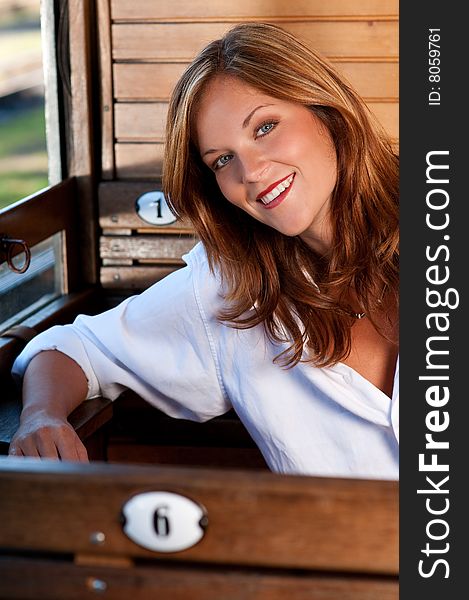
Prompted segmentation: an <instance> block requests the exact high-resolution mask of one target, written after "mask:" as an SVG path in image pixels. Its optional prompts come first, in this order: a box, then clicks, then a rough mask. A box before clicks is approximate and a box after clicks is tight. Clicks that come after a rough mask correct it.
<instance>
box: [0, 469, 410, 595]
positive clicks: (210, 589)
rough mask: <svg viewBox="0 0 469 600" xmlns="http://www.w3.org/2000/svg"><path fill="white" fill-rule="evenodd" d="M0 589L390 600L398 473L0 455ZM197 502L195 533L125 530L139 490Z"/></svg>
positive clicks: (395, 591)
mask: <svg viewBox="0 0 469 600" xmlns="http://www.w3.org/2000/svg"><path fill="white" fill-rule="evenodd" d="M0 489H1V490H2V493H1V494H0V523H2V527H1V528H0V598H8V599H10V598H11V599H13V598H22V599H23V600H26V599H29V598H31V599H33V598H34V599H35V600H36V599H38V598H47V599H49V600H53V599H57V600H59V599H60V600H68V599H72V598H73V599H80V600H81V599H85V598H92V597H96V596H102V597H104V598H106V597H107V598H113V599H120V598H122V599H124V598H125V599H126V600H128V598H132V599H134V600H140V599H147V598H148V599H150V598H151V599H154V598H171V600H178V599H181V600H182V599H184V600H186V599H188V598H190V599H191V600H199V599H200V600H211V599H213V600H220V599H223V600H230V599H233V600H240V599H254V598H255V599H266V600H267V599H269V600H274V599H278V600H280V599H282V600H283V599H284V598H285V597H286V596H287V595H288V597H289V598H291V599H292V600H299V599H304V600H306V599H308V600H319V599H320V600H326V599H327V600H335V599H337V600H391V599H393V600H397V598H398V578H397V573H398V506H397V503H398V484H397V483H395V482H385V481H364V480H345V479H322V478H311V477H296V476H279V475H274V474H272V473H268V472H246V471H236V470H233V471H230V473H229V476H227V472H226V471H225V470H217V469H191V468H176V467H146V466H141V465H139V466H137V465H133V466H129V465H106V464H103V463H99V462H96V463H92V464H90V465H80V464H72V463H68V464H66V463H60V462H54V461H41V462H38V461H35V460H34V459H23V460H21V459H8V458H0ZM155 491H169V492H172V493H175V494H178V495H182V496H184V497H186V498H189V499H191V500H193V501H195V502H197V503H198V504H200V505H201V506H202V507H203V508H204V510H205V515H206V522H205V534H204V535H203V537H202V539H201V540H200V541H199V542H198V543H196V544H195V545H193V546H192V547H189V548H188V549H185V550H182V551H179V552H169V553H166V552H164V553H163V552H158V551H152V550H148V549H146V548H145V547H142V546H141V545H139V544H138V543H135V542H134V541H132V540H131V539H129V537H128V536H127V535H126V534H125V533H124V531H123V519H122V511H123V507H124V505H126V503H127V502H128V500H129V499H130V498H132V497H134V496H135V495H138V494H140V493H142V492H155Z"/></svg>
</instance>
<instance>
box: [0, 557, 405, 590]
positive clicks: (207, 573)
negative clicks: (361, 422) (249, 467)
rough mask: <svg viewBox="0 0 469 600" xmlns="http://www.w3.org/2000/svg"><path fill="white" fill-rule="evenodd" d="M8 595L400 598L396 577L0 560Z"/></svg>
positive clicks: (15, 559)
mask: <svg viewBox="0 0 469 600" xmlns="http://www.w3.org/2000/svg"><path fill="white" fill-rule="evenodd" d="M0 581H1V584H0V585H1V588H2V597H3V598H5V597H8V598H10V599H11V600H16V599H21V600H38V599H43V598H47V600H86V599H87V598H96V597H98V596H99V595H100V594H99V592H95V591H93V583H94V582H96V581H100V582H103V583H104V585H105V591H104V592H103V594H101V595H102V596H103V597H104V598H112V599H113V600H129V598H132V600H155V599H156V598H162V599H163V600H166V599H170V600H188V599H190V600H285V598H289V600H397V599H398V595H399V594H398V582H397V580H396V579H395V578H392V579H391V578H365V577H354V578H351V577H344V576H330V575H329V576H324V575H322V576H321V575H319V576H315V575H314V574H298V575H294V574H292V573H288V574H285V575H282V574H281V573H279V572H269V571H267V572H260V573H256V572H251V571H243V570H242V569H227V568H226V567H224V568H223V569H222V570H221V569H216V568H204V569H197V568H195V567H191V566H188V567H187V566H186V567H182V568H171V567H168V566H166V565H158V564H154V565H151V566H138V567H132V568H115V567H112V566H100V565H95V566H91V565H90V566H76V565H73V563H71V562H69V561H66V560H64V559H57V560H55V561H46V560H44V559H43V560H41V559H37V560H34V559H27V558H18V557H15V558H0Z"/></svg>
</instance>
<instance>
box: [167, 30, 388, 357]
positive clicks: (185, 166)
mask: <svg viewBox="0 0 469 600" xmlns="http://www.w3.org/2000/svg"><path fill="white" fill-rule="evenodd" d="M219 74H223V75H230V76H234V77H237V78H239V79H240V80H242V81H244V82H245V83H247V84H249V85H251V86H252V87H254V88H257V89H258V90H260V91H261V92H263V93H265V94H268V95H270V96H273V97H276V98H278V99H281V100H288V101H293V102H298V103H300V104H302V105H303V106H306V107H308V108H309V109H310V110H311V111H313V112H314V114H315V115H316V116H317V117H318V118H319V119H320V120H321V121H322V122H323V123H324V124H325V125H326V126H327V128H328V130H329V132H330V134H331V137H332V140H333V142H334V145H335V148H336V153H337V172H338V176H337V183H336V186H335V189H334V192H333V195H332V201H331V222H332V231H333V240H334V242H333V245H332V248H331V250H330V252H329V253H328V255H327V257H324V256H321V255H319V254H317V253H316V252H314V251H313V250H312V249H311V248H310V247H308V246H307V245H306V244H305V243H304V242H303V241H302V240H301V239H300V238H299V237H287V236H285V235H283V234H281V233H279V232H277V231H276V230H274V229H272V228H270V227H268V226H267V225H264V224H263V223H261V222H259V221H257V220H255V219H254V218H253V217H251V216H250V215H248V214H247V213H246V212H244V211H242V210H241V209H240V208H238V207H236V206H234V205H232V204H231V203H230V202H228V201H227V200H226V199H225V198H224V196H223V195H222V194H221V192H220V190H219V188H218V185H217V182H216V180H215V176H214V174H213V172H212V171H211V170H210V169H209V168H208V167H207V166H206V165H205V164H204V163H203V162H202V160H201V158H200V155H199V152H198V149H197V146H196V143H195V140H194V133H193V130H194V118H195V114H196V111H197V105H198V102H199V101H200V98H201V95H202V94H203V92H204V90H205V89H206V86H207V84H208V83H209V82H210V81H211V80H212V78H213V77H215V76H216V75H219ZM166 132H167V136H166V144H165V157H164V171H163V189H164V192H165V194H166V196H167V198H168V199H169V202H170V204H171V206H172V208H173V210H174V212H175V213H176V214H177V215H178V216H180V217H184V218H187V219H189V220H190V221H191V222H192V224H193V226H194V229H195V231H196V233H197V235H198V236H199V237H200V239H201V240H202V242H203V244H204V246H205V248H206V251H207V256H208V260H209V264H210V267H211V268H212V269H215V268H216V269H218V270H219V272H220V273H221V276H222V278H223V281H224V282H225V288H226V290H227V291H226V295H225V298H226V308H225V309H224V310H223V312H222V314H220V315H219V318H220V319H221V320H222V321H225V322H226V323H227V324H229V325H231V326H233V327H238V328H249V327H253V326H255V325H258V324H260V323H262V324H263V325H264V327H265V330H266V332H267V335H268V336H269V338H270V339H272V340H273V341H275V342H279V343H285V342H287V343H288V344H289V347H288V348H287V350H285V351H284V352H282V353H280V354H279V356H278V357H277V358H281V360H282V364H284V365H288V366H292V365H294V364H296V363H297V362H299V361H300V360H307V361H312V362H313V363H314V364H316V365H318V366H327V365H330V364H333V363H335V362H337V361H340V360H343V359H344V358H345V357H346V356H347V355H348V354H349V352H350V348H351V327H352V324H353V322H354V318H353V316H351V306H350V305H349V302H350V293H351V291H353V293H354V295H355V299H356V301H357V303H358V306H359V307H360V310H363V311H366V313H367V315H369V318H372V315H373V314H377V313H379V311H381V310H383V309H382V306H384V303H381V299H382V298H383V297H384V296H386V298H387V299H388V302H387V303H386V304H387V306H388V307H389V303H391V305H392V307H393V308H396V307H397V302H398V159H397V156H396V155H395V153H394V151H393V149H392V147H391V144H390V142H389V140H388V138H387V137H386V135H385V134H384V132H383V131H382V129H381V127H380V126H379V125H378V124H377V122H376V121H375V119H374V118H373V116H372V115H371V113H370V112H369V110H368V109H367V107H366V106H365V104H364V102H363V100H362V99H361V98H360V97H359V96H358V95H357V93H356V92H355V91H354V90H353V89H352V88H351V87H350V85H349V84H348V83H347V82H345V81H344V80H343V78H342V77H340V76H339V75H338V74H337V73H336V72H335V70H334V69H333V68H332V67H331V66H330V65H329V64H328V63H327V62H326V61H325V60H324V59H323V58H322V57H320V56H319V55H318V54H316V53H315V52H314V51H313V50H311V49H310V48H308V47H307V46H306V45H304V44H303V43H302V42H301V41H300V40H298V39H296V38H295V37H294V36H292V35H291V34H289V33H288V32H286V31H284V30H283V29H281V28H279V27H276V26H274V25H269V24H259V23H250V24H241V25H238V26H236V27H234V28H233V29H232V30H231V31H229V32H228V33H227V34H226V35H225V36H224V37H223V38H222V39H220V40H216V41H214V42H212V43H210V44H209V45H208V46H207V47H206V48H205V49H204V50H202V51H201V52H200V54H199V55H198V56H197V57H196V58H195V59H194V61H193V62H192V63H191V64H190V65H189V67H188V68H187V69H186V71H185V72H184V73H183V75H182V77H181V78H180V80H179V82H178V83H177V84H176V86H175V89H174V91H173V94H172V97H171V100H170V105H169V112H168V120H167V129H166ZM390 298H391V300H390V301H389V299H390ZM393 312H394V313H395V310H394V311H393ZM305 351H306V352H305Z"/></svg>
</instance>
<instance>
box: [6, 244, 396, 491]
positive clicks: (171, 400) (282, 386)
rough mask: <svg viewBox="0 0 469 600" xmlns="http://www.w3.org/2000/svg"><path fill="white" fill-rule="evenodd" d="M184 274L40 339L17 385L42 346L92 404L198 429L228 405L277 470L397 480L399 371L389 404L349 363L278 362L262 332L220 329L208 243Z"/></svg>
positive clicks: (24, 360)
mask: <svg viewBox="0 0 469 600" xmlns="http://www.w3.org/2000/svg"><path fill="white" fill-rule="evenodd" d="M184 260H185V262H186V263H187V266H186V267H184V268H182V269H179V270H178V271H176V272H175V273H173V274H171V275H169V276H167V277H165V278H164V279H163V280H162V281H160V282H158V283H156V284H155V285H153V286H152V287H150V288H149V289H147V290H146V291H145V292H143V293H142V294H140V295H138V296H132V297H131V298H128V299H126V300H125V301H124V302H122V303H121V304H120V305H119V306H117V307H116V308H114V309H112V310H109V311H107V312H105V313H102V314H100V315H97V316H94V317H90V316H84V315H80V316H79V317H77V318H76V320H75V322H74V323H73V324H72V325H64V326H56V327H52V328H51V329H49V330H48V331H45V332H44V333H42V334H40V335H38V336H37V337H35V338H34V339H33V340H32V341H31V342H30V343H29V344H28V345H27V346H26V348H25V349H24V350H23V352H22V353H21V354H20V355H19V357H18V358H17V359H16V361H15V364H14V366H13V374H14V375H15V376H17V377H21V376H22V375H23V373H24V370H25V369H26V366H27V364H28V363H29V361H30V360H31V359H32V358H33V356H34V355H36V354H37V353H38V352H40V351H42V350H50V349H56V350H60V351H61V352H63V353H64V354H66V355H68V356H70V357H71V358H72V359H74V360H75V361H76V362H77V363H78V364H79V365H80V366H81V367H82V369H83V371H84V373H85V375H86V377H87V379H88V388H89V389H88V398H92V397H95V396H98V395H103V396H105V397H107V398H110V399H115V398H117V396H119V394H120V393H121V392H122V391H123V390H124V389H126V388H130V389H132V390H134V391H135V392H136V393H137V394H139V395H140V396H141V397H142V398H144V399H145V400H147V401H148V402H149V403H151V404H153V405H154V406H156V407H158V408H159V409H160V410H162V411H164V412H165V413H167V414H168V415H170V416H172V417H176V418H184V419H192V420H195V421H205V420H208V419H210V418H212V417H215V416H218V415H221V414H223V413H225V412H227V411H228V410H229V409H230V408H232V407H233V408H234V410H235V411H236V413H237V414H238V416H239V418H240V419H241V421H242V422H243V423H244V425H245V427H246V428H247V430H248V431H249V433H250V434H251V436H252V438H253V439H254V441H255V442H256V444H257V445H258V446H259V449H260V450H261V452H262V454H263V456H264V458H265V460H266V462H267V464H268V465H269V467H270V468H271V469H272V470H273V471H276V472H279V473H289V474H304V475H316V476H333V477H361V478H378V479H397V478H398V452H399V445H398V436H399V424H398V423H399V405H398V398H399V384H398V382H399V378H398V364H397V366H396V374H395V378H394V390H393V394H392V398H389V397H388V396H387V395H386V394H384V393H383V392H382V391H381V390H379V389H378V388H377V387H375V386H374V385H373V384H372V383H370V382H369V381H368V380H367V379H365V378H364V377H362V376H361V375H360V374H359V373H357V372H356V371H355V370H354V369H352V368H351V367H349V366H347V365H345V364H343V363H338V364H336V365H335V366H333V367H326V368H317V367H314V366H311V364H308V363H299V364H297V365H296V366H295V367H293V368H291V369H285V368H282V367H281V366H279V365H278V364H274V363H273V359H274V357H275V356H277V355H278V354H280V352H281V351H282V350H284V349H285V348H286V345H282V344H273V343H272V342H270V341H269V340H268V339H267V338H266V335H265V333H264V329H263V327H262V326H261V325H259V326H256V327H253V328H251V329H247V330H238V329H234V328H232V327H228V326H227V325H225V324H223V323H220V322H219V321H218V319H217V314H218V312H219V310H220V308H221V307H222V302H223V299H222V297H221V295H220V289H221V287H220V281H219V278H218V277H217V275H214V274H212V273H210V271H209V268H208V264H207V259H206V254H205V250H204V248H203V246H202V245H201V244H198V245H197V246H196V247H195V248H194V249H193V250H192V251H191V252H190V253H189V254H187V255H186V256H184Z"/></svg>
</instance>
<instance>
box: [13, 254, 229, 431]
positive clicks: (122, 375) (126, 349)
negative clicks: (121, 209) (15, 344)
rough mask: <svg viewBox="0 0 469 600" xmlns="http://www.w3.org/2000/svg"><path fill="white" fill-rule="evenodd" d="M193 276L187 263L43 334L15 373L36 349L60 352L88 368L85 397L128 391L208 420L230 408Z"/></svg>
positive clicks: (17, 373)
mask: <svg viewBox="0 0 469 600" xmlns="http://www.w3.org/2000/svg"><path fill="white" fill-rule="evenodd" d="M193 275H194V274H193V269H192V267H191V266H190V265H189V266H187V267H184V268H182V269H179V270H178V271H176V272H175V273H173V274H171V275H169V276H168V277H166V278H165V279H163V280H162V281H160V282H158V283H157V284H155V285H153V286H152V287H151V288H149V289H148V290H146V291H145V292H143V293H142V294H140V295H138V296H132V297H131V298H128V299H127V300H125V301H124V302H122V303H121V304H120V305H119V306H117V307H116V308H113V309H112V310H109V311H107V312H104V313H102V314H100V315H97V316H85V315H80V316H78V317H77V318H76V319H75V321H74V322H73V324H71V325H63V326H56V327H52V328H51V329H49V330H47V331H45V332H44V333H41V334H40V335H38V336H37V337H35V338H34V339H33V340H32V341H31V342H30V343H29V344H28V345H27V346H26V347H25V349H24V350H23V352H22V353H21V354H20V355H19V356H18V358H17V359H16V361H15V363H14V365H13V375H14V377H15V378H18V379H20V378H21V377H22V376H23V374H24V371H25V370H26V367H27V365H28V363H29V362H30V360H31V359H32V358H33V357H34V356H35V355H36V354H38V353H39V352H41V351H44V350H58V351H60V352H62V353H64V354H66V355H67V356H69V357H70V358H72V359H73V360H74V361H75V362H77V363H78V364H79V365H80V367H81V368H82V369H83V372H84V373H85V375H86V378H87V380H88V398H92V397H95V396H97V395H103V396H105V397H107V398H110V399H112V400H113V399H115V398H116V397H117V396H119V394H120V393H121V392H122V391H123V390H125V389H131V390H133V391H135V392H136V393H137V394H139V395H140V396H141V397H142V398H144V399H145V400H147V401H148V402H149V403H151V404H153V405H154V406H156V407H157V408H159V409H160V410H162V411H164V412H165V413H166V414H168V415H170V416H173V417H178V418H186V419H192V420H196V421H205V420H208V419H210V418H212V417H215V416H218V415H220V414H223V413H225V412H227V411H228V410H229V409H230V408H231V404H230V402H229V400H228V398H227V397H226V394H225V393H224V390H223V384H222V382H221V379H220V374H219V369H218V366H217V364H216V360H217V359H216V356H215V353H214V350H213V345H212V344H211V340H210V334H209V331H208V330H207V324H206V322H205V320H204V319H203V318H202V316H201V312H200V306H199V305H198V302H197V298H196V293H195V289H194V276H193Z"/></svg>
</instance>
